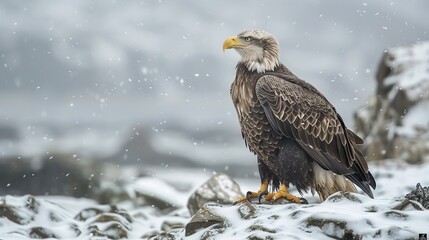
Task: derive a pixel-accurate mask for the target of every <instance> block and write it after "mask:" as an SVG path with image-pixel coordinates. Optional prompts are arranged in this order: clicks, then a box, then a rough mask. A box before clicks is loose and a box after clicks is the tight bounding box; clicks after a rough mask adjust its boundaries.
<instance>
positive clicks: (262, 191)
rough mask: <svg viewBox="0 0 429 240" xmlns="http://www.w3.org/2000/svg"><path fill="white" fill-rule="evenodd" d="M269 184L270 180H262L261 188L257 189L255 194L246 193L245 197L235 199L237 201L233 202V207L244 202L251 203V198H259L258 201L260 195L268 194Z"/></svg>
mask: <svg viewBox="0 0 429 240" xmlns="http://www.w3.org/2000/svg"><path fill="white" fill-rule="evenodd" d="M269 183H270V179H266V180H264V181H263V182H262V184H261V187H260V188H259V190H258V191H257V192H251V191H248V192H247V193H246V196H244V197H241V198H239V199H237V201H235V202H234V203H233V205H236V204H238V203H241V202H244V201H249V202H251V199H252V198H259V199H260V198H261V196H262V195H265V194H266V193H267V192H268V184H269Z"/></svg>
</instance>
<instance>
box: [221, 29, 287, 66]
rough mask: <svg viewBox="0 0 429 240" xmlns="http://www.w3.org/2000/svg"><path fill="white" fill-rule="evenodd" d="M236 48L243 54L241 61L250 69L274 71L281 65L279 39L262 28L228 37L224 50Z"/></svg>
mask: <svg viewBox="0 0 429 240" xmlns="http://www.w3.org/2000/svg"><path fill="white" fill-rule="evenodd" d="M230 48H234V49H235V50H237V52H238V53H239V54H240V56H241V60H240V62H241V63H243V64H244V65H245V66H246V67H247V69H248V70H249V71H256V72H258V73H261V72H266V71H273V70H274V68H275V67H277V66H279V65H280V60H279V43H278V42H277V39H276V38H275V37H274V36H273V35H271V34H269V33H267V32H265V31H262V30H246V31H244V32H242V33H240V34H238V35H237V36H233V37H230V38H227V39H226V40H225V42H224V43H223V50H224V51H225V49H230Z"/></svg>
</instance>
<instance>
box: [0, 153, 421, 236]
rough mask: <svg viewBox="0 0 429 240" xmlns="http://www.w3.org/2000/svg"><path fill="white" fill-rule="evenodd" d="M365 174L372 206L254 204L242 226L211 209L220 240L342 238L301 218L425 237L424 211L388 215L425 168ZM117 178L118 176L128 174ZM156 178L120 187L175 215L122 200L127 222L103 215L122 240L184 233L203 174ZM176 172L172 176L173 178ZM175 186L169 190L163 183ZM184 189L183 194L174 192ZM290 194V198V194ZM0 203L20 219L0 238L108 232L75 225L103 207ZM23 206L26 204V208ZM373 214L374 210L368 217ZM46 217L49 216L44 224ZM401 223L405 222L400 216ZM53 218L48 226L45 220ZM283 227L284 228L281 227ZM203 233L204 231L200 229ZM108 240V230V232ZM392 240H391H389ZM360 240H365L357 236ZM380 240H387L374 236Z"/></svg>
mask: <svg viewBox="0 0 429 240" xmlns="http://www.w3.org/2000/svg"><path fill="white" fill-rule="evenodd" d="M370 170H371V171H372V173H373V174H374V176H375V178H376V181H377V189H376V190H375V191H374V196H375V199H371V198H369V197H367V196H365V195H360V194H352V195H351V198H350V199H348V198H336V196H340V194H339V193H337V194H335V195H333V196H331V197H330V198H329V199H328V200H326V201H325V202H323V203H319V201H318V198H317V197H311V195H309V194H306V195H304V197H306V198H307V199H308V200H309V201H310V204H308V205H297V204H287V205H273V206H272V205H258V204H253V206H254V207H255V208H256V209H257V215H256V216H255V217H253V218H250V219H247V220H243V219H242V218H241V217H240V214H238V212H237V210H238V209H239V208H240V205H238V206H231V205H224V206H219V205H213V206H214V207H213V209H214V211H215V212H216V213H218V214H219V215H221V216H224V217H225V218H226V219H227V225H228V226H229V227H228V228H227V230H226V231H225V232H224V233H222V235H220V236H221V237H222V239H237V236H240V239H245V238H246V237H248V236H251V235H253V234H256V235H257V236H271V237H273V236H274V237H275V238H278V239H282V238H296V239H308V238H312V239H330V238H329V237H327V235H326V234H329V235H331V236H342V234H343V232H344V228H339V227H338V226H336V225H335V224H330V223H329V222H327V223H328V224H324V225H323V227H322V228H319V227H317V226H313V225H308V223H307V221H309V220H308V219H325V220H326V221H331V220H332V221H345V222H346V223H347V227H348V229H353V230H354V231H355V232H354V233H355V234H362V235H365V234H370V233H371V234H372V233H373V232H374V229H381V233H380V234H381V236H387V235H388V234H392V233H394V236H395V238H396V239H401V238H402V237H409V236H414V234H416V233H421V232H423V233H424V232H427V226H428V225H429V214H428V212H427V211H415V210H414V209H411V208H405V209H404V210H391V209H392V208H394V207H395V206H396V205H397V204H398V203H400V202H398V199H401V197H403V196H405V195H406V194H407V193H408V192H410V191H411V190H412V189H414V188H415V185H416V183H417V182H420V183H421V184H422V185H423V186H428V185H429V178H427V173H428V172H429V163H425V164H422V165H419V166H415V165H407V164H405V163H399V162H396V161H394V160H390V161H385V162H383V163H381V164H370ZM128 172H129V171H125V172H124V174H128ZM156 172H157V177H142V178H138V179H136V180H135V181H131V182H129V183H128V185H127V184H126V185H125V188H126V189H128V190H127V191H128V192H132V191H134V190H137V191H139V192H145V194H148V195H151V196H154V197H160V198H162V199H164V200H165V201H166V202H170V203H174V204H175V205H176V207H178V208H177V210H175V211H173V212H172V213H169V214H161V213H160V212H159V211H158V210H156V208H154V207H153V206H144V205H143V206H139V205H136V204H132V203H131V202H129V200H125V201H123V202H119V203H118V208H119V209H123V211H125V212H128V214H129V215H130V216H131V217H132V219H133V221H131V222H129V221H128V220H127V219H126V218H124V217H120V216H119V217H118V215H117V214H114V213H108V212H106V213H105V215H104V216H106V217H108V216H110V217H115V219H117V220H118V221H119V222H120V223H121V226H123V227H125V228H126V231H127V232H128V238H130V239H133V238H140V237H141V236H143V235H144V234H149V233H151V232H152V233H154V232H159V231H161V229H168V227H166V223H172V224H173V225H174V224H178V226H182V227H183V226H184V225H185V224H186V223H187V222H189V221H190V219H191V216H189V213H188V211H187V209H186V207H185V206H186V204H187V199H188V197H189V196H190V195H191V193H192V192H193V191H195V189H196V187H197V186H198V185H200V184H202V183H204V182H205V181H206V180H207V178H208V177H210V175H211V174H208V173H203V174H199V173H198V171H197V172H195V171H194V172H195V174H193V171H190V170H189V169H182V170H181V169H177V170H174V171H171V170H170V169H157V171H156ZM176 173H177V174H176ZM236 180H237V182H238V183H239V184H240V185H241V188H242V190H244V191H247V190H252V189H256V187H257V186H258V180H257V179H236ZM169 182H170V183H175V184H176V186H175V185H174V184H170V183H169ZM179 185H185V187H182V188H180V187H177V186H179ZM292 193H294V194H297V192H296V191H295V190H294V189H293V188H292ZM34 199H35V203H36V204H35V206H37V211H34V210H31V208H29V207H26V206H29V202H30V203H31V202H32V201H34ZM34 199H33V197H30V196H21V197H12V196H5V197H2V198H1V199H0V203H2V204H4V203H7V204H8V205H9V206H12V207H15V208H16V209H18V215H17V216H20V218H22V219H23V224H22V225H21V224H17V223H14V222H12V221H9V220H8V219H6V218H1V219H0V226H1V227H0V238H2V239H11V238H13V239H28V238H25V237H23V235H25V234H26V233H28V231H30V230H31V229H32V228H36V227H43V228H45V229H47V230H49V231H51V232H52V233H54V234H56V236H57V237H58V238H75V232H74V231H73V230H70V226H76V227H77V228H78V229H79V230H80V231H81V232H82V233H81V235H79V237H77V238H76V239H92V238H91V237H90V236H91V234H90V232H89V230H88V229H90V226H93V227H94V226H97V227H98V228H99V229H100V230H103V229H107V228H109V226H110V225H109V222H96V219H97V218H98V217H99V216H97V215H94V213H95V212H91V211H87V212H84V215H82V218H83V219H86V220H83V221H80V220H78V219H77V218H76V216H77V214H78V213H79V212H81V211H82V210H84V209H89V208H96V209H104V210H103V211H107V209H110V207H109V206H108V205H99V204H98V203H97V202H95V201H94V200H89V199H76V198H72V197H62V196H36V197H35V198H34ZM30 205H31V204H30ZM242 209H243V213H244V214H250V210H249V209H246V208H242ZM375 210H376V211H375ZM81 213H82V212H81ZM52 216H55V217H54V218H52ZM401 216H406V217H405V218H404V217H401ZM53 219H55V220H53ZM285 223H287V224H285ZM255 226H256V227H257V228H261V229H265V230H264V231H261V230H256V231H253V230H252V231H249V229H254V228H256V227H255ZM206 230H207V229H206ZM109 231H112V233H114V232H115V231H116V230H111V229H110V230H108V231H107V232H109ZM203 232H204V231H200V232H197V233H195V234H193V235H191V236H189V237H187V238H186V239H199V237H200V236H201V235H202V234H203ZM184 234H185V232H184V231H178V232H176V235H177V236H178V237H184ZM395 238H394V239H395ZM364 239H370V238H368V237H364ZM381 239H387V238H384V237H382V238H381Z"/></svg>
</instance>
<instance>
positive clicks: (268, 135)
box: [224, 30, 375, 201]
mask: <svg viewBox="0 0 429 240" xmlns="http://www.w3.org/2000/svg"><path fill="white" fill-rule="evenodd" d="M229 48H234V49H236V50H237V51H238V53H239V54H240V55H241V60H240V62H239V63H238V64H237V73H236V77H235V81H234V82H233V83H232V85H231V97H232V100H233V103H234V106H235V108H236V110H237V114H238V119H239V122H240V126H241V132H242V135H243V138H244V140H245V143H246V145H247V146H248V147H249V149H250V151H252V152H253V153H255V154H256V156H257V158H258V165H259V173H260V176H261V183H262V185H263V186H261V189H260V191H258V193H257V194H259V195H261V194H263V195H265V194H266V192H265V193H262V192H263V190H266V189H265V188H264V187H265V185H266V184H265V185H264V183H271V184H272V186H273V188H274V189H278V188H279V186H280V185H285V188H286V193H287V186H288V185H289V184H293V185H295V186H296V187H297V189H298V191H299V192H300V193H301V192H302V191H307V190H308V189H310V190H311V191H312V192H313V193H314V191H316V192H317V193H318V194H319V196H320V199H321V200H322V201H323V200H324V199H325V198H326V197H327V196H329V195H331V194H332V193H334V192H337V191H351V192H356V188H355V187H354V185H353V184H352V183H351V182H353V183H354V184H356V185H357V186H359V187H360V188H361V189H362V190H363V191H364V192H365V193H366V194H367V195H368V196H370V197H373V195H372V192H371V189H370V187H369V186H371V187H372V188H375V180H374V178H373V176H372V175H371V173H370V172H369V171H368V165H367V163H366V161H365V158H364V156H363V155H362V153H361V152H360V151H359V149H358V146H357V144H362V143H363V140H362V139H361V138H360V137H358V136H357V135H356V134H354V133H353V132H352V131H351V130H349V129H347V128H346V126H345V124H344V122H343V120H342V118H341V116H340V115H339V114H338V113H337V112H336V110H335V108H334V107H333V106H332V104H331V103H329V101H328V100H327V99H326V98H325V97H324V96H323V95H322V94H321V93H320V92H319V91H318V90H317V89H316V88H314V87H313V86H312V85H310V84H309V83H307V82H305V81H303V80H301V79H299V78H298V77H297V76H295V75H294V74H293V73H292V72H291V71H290V70H289V69H288V68H286V67H285V66H284V65H283V64H281V63H280V61H279V47H278V43H277V40H276V39H275V38H274V37H273V36H272V35H270V34H268V33H266V32H264V31H260V30H247V31H244V32H242V33H240V34H239V35H238V36H234V37H231V38H228V39H227V40H226V41H225V43H224V49H229ZM350 181H351V182H350ZM252 196H257V195H252ZM276 196H277V195H276ZM292 197H293V196H292ZM274 198H276V197H274ZM287 198H288V197H287ZM294 201H296V200H294Z"/></svg>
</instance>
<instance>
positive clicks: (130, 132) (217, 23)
mask: <svg viewBox="0 0 429 240" xmlns="http://www.w3.org/2000/svg"><path fill="white" fill-rule="evenodd" d="M428 9H429V2H428V1H426V0H414V1H413V0H410V1H393V0H388V1H387V0H379V1H360V0H359V1H342V0H332V1H322V0H310V1H305V3H303V2H300V1H280V0H279V1H268V0H266V1H223V0H222V1H208V0H201V1H190V0H188V1H173V0H169V1H127V2H123V1H114V0H113V1H101V0H99V1H83V0H75V1H13V0H9V1H1V2H0V165H1V166H0V169H2V170H1V171H3V172H4V173H1V174H0V175H1V176H2V177H0V178H2V179H0V185H1V186H0V189H1V191H2V192H9V193H14V192H16V193H22V191H23V190H22V189H24V192H25V191H27V190H28V192H32V193H35V194H71V195H76V196H80V195H85V193H77V190H76V187H75V186H69V189H68V190H64V186H66V185H67V184H66V183H67V182H76V181H77V180H76V179H74V180H73V179H72V176H77V175H79V174H82V176H83V177H82V179H85V181H90V182H91V181H95V180H94V178H96V177H94V176H99V175H103V174H104V175H106V171H107V170H106V168H105V163H107V164H108V165H109V166H111V168H110V169H120V168H122V167H124V166H130V165H131V166H133V168H134V169H137V170H138V171H152V172H155V173H156V172H157V171H158V170H159V169H171V170H170V171H171V172H172V173H173V174H180V171H181V170H180V169H186V168H188V169H189V168H194V169H196V170H195V172H197V171H201V172H205V171H209V172H211V171H223V172H227V173H229V174H230V175H232V176H237V177H249V178H253V177H256V176H258V175H257V172H256V171H257V168H256V160H255V157H254V156H253V155H252V154H250V153H249V152H248V150H247V149H246V147H245V146H244V142H243V140H242V139H241V134H240V130H239V125H238V120H237V117H236V113H235V110H234V108H233V104H232V102H231V100H230V96H229V87H230V84H231V82H232V81H233V79H234V76H235V65H236V63H237V61H238V60H239V56H238V54H236V53H235V52H234V51H227V52H226V53H223V52H222V43H223V41H224V39H225V38H226V37H229V36H232V35H236V34H238V33H239V32H241V31H243V30H245V29H251V28H258V29H264V30H266V31H268V32H271V33H272V34H273V35H275V36H276V37H277V38H278V40H279V42H280V47H281V59H282V61H283V63H284V64H286V65H287V66H288V67H289V68H290V69H291V70H292V71H293V72H294V73H295V74H296V75H298V76H300V77H301V78H302V79H305V80H307V81H309V82H310V83H311V84H313V85H314V86H315V87H317V88H318V89H319V90H320V91H321V92H323V93H324V94H325V95H326V97H327V98H328V99H329V100H330V101H331V102H332V103H333V104H334V105H335V106H336V108H337V110H338V112H339V113H340V114H341V115H342V116H343V118H344V119H345V122H346V125H347V126H349V127H350V128H353V126H354V120H353V113H354V112H355V111H356V110H357V109H358V108H360V107H361V106H364V105H365V104H367V102H368V99H369V96H370V95H373V94H374V92H375V90H376V81H375V74H376V70H377V67H378V63H379V61H380V59H381V57H382V54H383V51H384V50H385V49H387V48H389V47H392V46H396V45H400V44H404V43H412V42H416V41H422V40H427V39H428V35H429V33H428V31H429V25H428V21H427V11H428ZM47 162H50V165H49V167H47V166H48V165H46V164H45V163H47ZM56 164H57V165H58V166H57V165H56ZM75 164H77V165H79V166H80V167H79V168H76V166H75ZM36 172H37V174H36ZM71 173H73V174H71ZM109 175H110V176H113V177H114V176H116V175H115V174H114V170H111V172H109ZM38 176H40V178H37V177H38ZM88 176H90V177H89V178H88ZM30 178H32V179H33V180H32V181H29V179H30ZM77 178H79V177H78V176H77ZM35 179H37V180H35ZM88 179H89V180H88ZM53 183H58V184H59V185H61V186H62V187H58V186H57V187H55V186H51V185H52V184H53ZM82 185H83V186H88V183H87V182H83V183H82ZM42 186H47V187H46V188H43V187H42ZM59 188H61V189H59Z"/></svg>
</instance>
